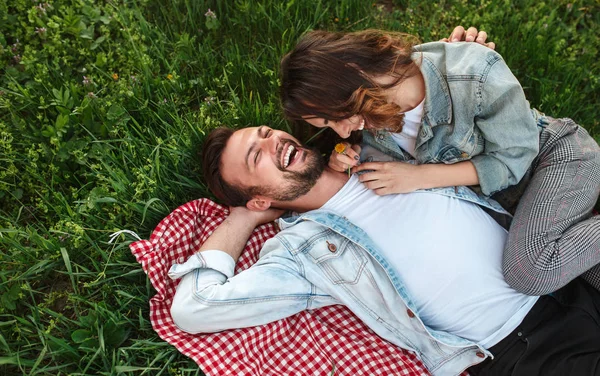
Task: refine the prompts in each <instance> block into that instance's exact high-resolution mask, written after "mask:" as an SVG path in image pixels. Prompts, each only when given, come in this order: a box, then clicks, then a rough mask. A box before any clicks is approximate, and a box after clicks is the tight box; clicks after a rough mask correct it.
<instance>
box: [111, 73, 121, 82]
mask: <svg viewBox="0 0 600 376" xmlns="http://www.w3.org/2000/svg"><path fill="white" fill-rule="evenodd" d="M112 79H113V80H115V81H116V80H118V79H119V75H118V74H116V73H113V74H112Z"/></svg>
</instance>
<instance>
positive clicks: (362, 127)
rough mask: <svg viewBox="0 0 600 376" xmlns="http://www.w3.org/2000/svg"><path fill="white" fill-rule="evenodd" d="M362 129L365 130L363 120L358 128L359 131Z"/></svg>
mask: <svg viewBox="0 0 600 376" xmlns="http://www.w3.org/2000/svg"><path fill="white" fill-rule="evenodd" d="M363 129H365V119H364V118H363V119H362V120H361V121H360V125H359V126H358V130H359V131H362V130H363Z"/></svg>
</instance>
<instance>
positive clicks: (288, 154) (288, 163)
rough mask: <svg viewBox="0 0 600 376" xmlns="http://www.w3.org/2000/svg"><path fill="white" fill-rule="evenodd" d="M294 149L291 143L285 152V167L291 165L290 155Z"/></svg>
mask: <svg viewBox="0 0 600 376" xmlns="http://www.w3.org/2000/svg"><path fill="white" fill-rule="evenodd" d="M292 151H294V146H293V145H290V146H289V147H288V149H287V151H286V153H285V157H283V168H287V166H289V165H290V155H292Z"/></svg>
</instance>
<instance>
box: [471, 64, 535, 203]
mask: <svg viewBox="0 0 600 376" xmlns="http://www.w3.org/2000/svg"><path fill="white" fill-rule="evenodd" d="M491 56H493V57H494V58H495V60H494V61H493V62H492V63H491V64H490V68H489V70H488V73H487V76H486V77H485V80H484V81H483V83H482V86H481V96H480V100H479V103H478V110H477V112H476V116H475V125H476V126H477V127H478V128H479V129H480V131H481V133H482V135H483V137H484V139H485V146H484V151H483V153H482V154H480V155H477V156H475V157H473V159H472V162H473V164H474V165H475V169H476V170H477V175H478V178H479V184H480V186H481V191H482V192H483V193H484V194H485V195H488V196H489V195H491V194H493V193H495V192H497V191H500V190H502V189H504V188H506V187H508V186H511V185H515V184H517V183H518V182H519V181H520V180H521V178H522V177H523V176H524V175H525V172H526V171H527V169H528V168H529V166H530V165H531V162H532V161H533V159H534V158H535V157H536V156H537V154H538V151H539V133H538V129H537V125H536V123H535V120H534V118H533V115H532V113H531V109H530V107H529V102H527V100H526V99H525V93H524V92H523V88H522V87H521V84H520V83H519V81H517V79H516V78H515V76H514V75H513V74H512V72H511V71H510V69H509V68H508V66H507V65H506V63H505V62H504V60H503V59H502V58H501V57H500V55H497V54H494V55H491Z"/></svg>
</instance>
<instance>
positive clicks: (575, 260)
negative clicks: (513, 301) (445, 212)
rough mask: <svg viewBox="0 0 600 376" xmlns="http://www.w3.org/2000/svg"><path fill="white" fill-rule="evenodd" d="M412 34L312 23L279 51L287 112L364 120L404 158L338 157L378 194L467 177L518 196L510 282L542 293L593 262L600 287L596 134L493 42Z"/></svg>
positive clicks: (323, 123)
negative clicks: (542, 105) (534, 101)
mask: <svg viewBox="0 0 600 376" xmlns="http://www.w3.org/2000/svg"><path fill="white" fill-rule="evenodd" d="M415 43H416V41H415V38H414V37H411V36H408V35H406V34H400V33H392V32H386V31H379V30H365V31H360V32H354V33H331V32H325V31H313V32H310V33H308V34H306V35H305V36H304V37H303V38H302V39H301V40H300V41H299V42H298V44H297V45H296V47H295V48H294V49H293V50H292V51H291V52H290V53H288V54H287V55H286V56H284V57H283V59H282V61H281V79H282V83H281V98H282V104H283V108H284V112H285V114H286V116H287V117H288V118H289V119H291V120H296V121H304V122H307V123H309V124H311V125H313V126H316V127H319V128H323V127H330V128H332V129H333V130H334V131H335V132H336V133H337V134H338V135H339V136H340V137H342V138H347V137H349V136H350V134H351V133H352V132H355V131H360V130H363V129H365V131H363V132H362V133H363V138H364V140H363V142H364V143H365V144H367V145H370V146H372V147H374V148H376V149H379V151H382V152H384V153H386V154H390V155H392V156H393V157H394V158H395V159H396V160H397V161H398V162H395V161H394V162H367V163H362V164H360V165H359V163H358V153H357V151H359V150H360V149H359V147H358V146H353V147H352V148H349V147H347V148H345V150H344V151H342V152H341V153H338V152H336V151H334V152H332V156H331V158H330V167H332V168H334V169H336V170H338V171H344V170H346V169H347V168H350V167H352V170H353V171H354V172H358V171H363V172H365V171H366V173H363V174H362V175H361V176H360V180H361V181H362V182H364V183H365V184H366V185H367V187H369V188H370V189H373V190H374V191H375V192H376V193H378V194H391V193H404V192H411V191H414V190H416V189H424V188H435V187H447V186H457V185H466V186H472V187H474V188H475V189H477V190H480V191H481V193H482V194H483V195H485V196H488V197H489V196H492V195H493V198H495V199H497V200H498V201H499V202H500V203H501V204H503V205H504V206H505V208H507V209H509V210H511V211H515V210H514V208H513V206H514V205H516V200H518V199H520V203H519V206H518V207H517V208H516V211H515V213H514V214H515V215H514V219H513V222H512V225H511V229H510V232H509V237H508V241H507V245H506V249H505V253H504V265H503V267H504V274H505V277H506V279H507V281H508V283H509V284H510V285H511V286H512V287H513V288H515V289H517V290H519V291H521V292H524V293H527V294H532V295H541V294H545V293H548V292H551V291H555V290H557V289H558V288H560V287H562V286H564V285H566V284H567V283H568V282H569V281H570V280H572V279H573V278H575V277H576V276H578V275H580V274H582V273H585V274H584V275H583V277H584V278H585V279H586V280H587V281H588V282H590V283H591V284H592V285H594V287H596V288H597V289H600V267H598V266H597V264H598V263H599V262H600V216H593V217H592V216H591V211H592V208H593V205H594V203H595V202H596V200H597V198H598V194H599V192H600V148H599V147H598V145H597V143H596V142H595V141H594V140H593V139H592V138H591V137H590V136H589V135H588V134H587V132H586V131H585V129H583V128H582V127H580V126H578V125H577V124H575V123H574V122H573V121H572V120H570V119H554V118H551V117H549V116H545V115H544V114H542V113H540V112H538V111H536V110H534V109H530V107H529V103H528V102H527V100H526V99H525V95H524V93H523V90H522V88H521V85H520V84H519V82H518V81H517V79H516V78H515V77H514V75H513V74H512V73H511V71H510V69H509V68H508V67H507V66H506V64H505V62H504V60H503V59H502V57H501V56H500V55H498V54H497V53H496V52H494V51H493V50H491V49H488V48H485V47H482V46H480V45H477V44H475V43H467V44H465V43H458V44H457V43H452V44H449V43H440V42H437V43H427V44H422V45H416V44H415ZM338 151H339V150H338ZM409 161H412V163H406V162H409ZM523 191H524V192H523ZM511 199H512V201H513V202H510V200H511ZM590 268H591V270H590ZM588 270H589V271H588Z"/></svg>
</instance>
